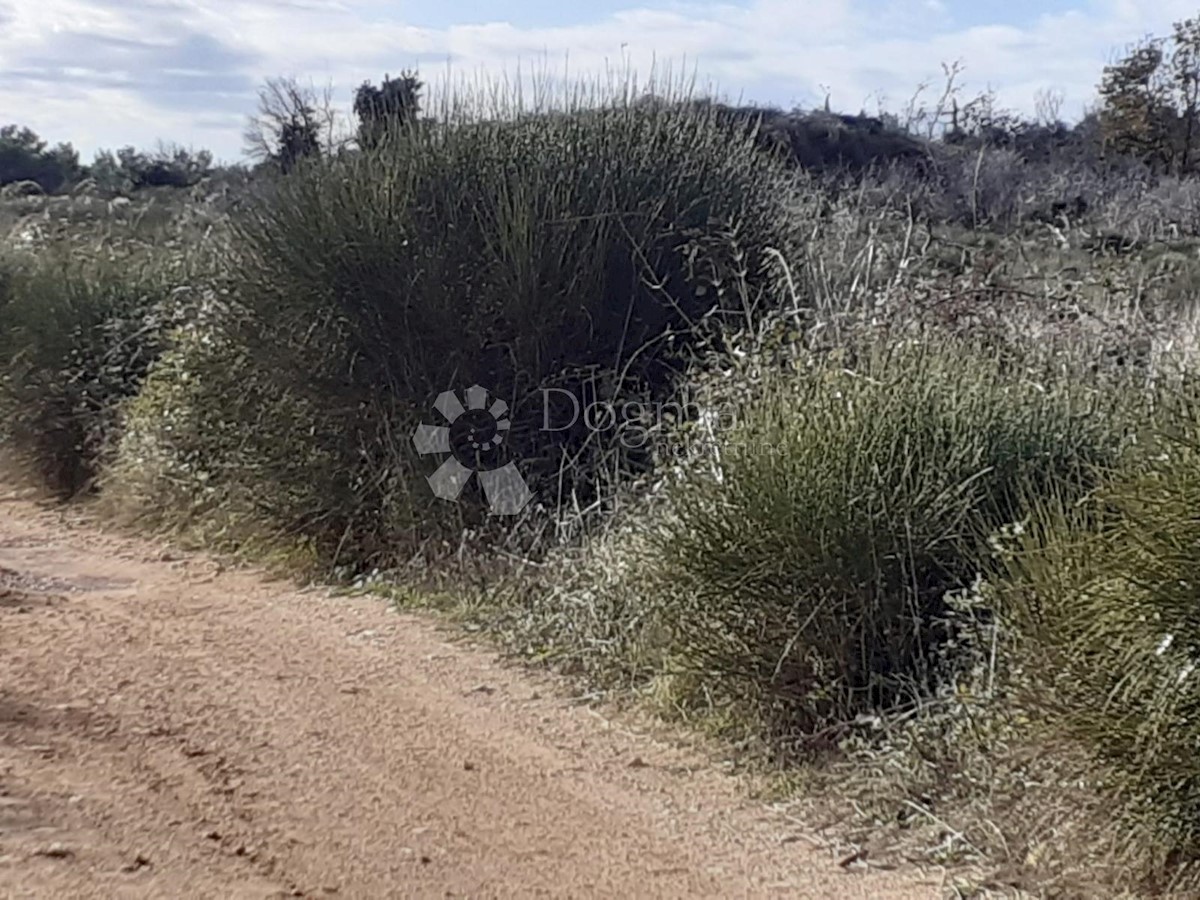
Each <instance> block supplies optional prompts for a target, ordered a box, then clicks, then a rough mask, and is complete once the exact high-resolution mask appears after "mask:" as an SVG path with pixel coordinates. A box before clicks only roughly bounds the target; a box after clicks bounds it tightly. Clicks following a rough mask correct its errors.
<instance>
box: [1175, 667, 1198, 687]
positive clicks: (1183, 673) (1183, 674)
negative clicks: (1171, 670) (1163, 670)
mask: <svg viewBox="0 0 1200 900" xmlns="http://www.w3.org/2000/svg"><path fill="white" fill-rule="evenodd" d="M1195 671H1196V664H1195V663H1194V662H1189V663H1188V664H1187V665H1186V666H1184V667H1183V668H1182V669H1180V670H1179V679H1178V681H1177V682H1176V684H1183V683H1184V681H1186V680H1187V678H1188V676H1189V675H1191V674H1192V673H1193V672H1195Z"/></svg>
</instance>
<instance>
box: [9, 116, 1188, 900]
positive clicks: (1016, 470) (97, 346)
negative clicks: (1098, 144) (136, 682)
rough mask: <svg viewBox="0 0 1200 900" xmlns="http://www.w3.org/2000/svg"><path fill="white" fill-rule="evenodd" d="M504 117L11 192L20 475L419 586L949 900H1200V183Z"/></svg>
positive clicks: (945, 152)
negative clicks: (171, 180)
mask: <svg viewBox="0 0 1200 900" xmlns="http://www.w3.org/2000/svg"><path fill="white" fill-rule="evenodd" d="M503 113H504V114H503V115H500V114H498V112H497V111H495V110H493V111H491V113H490V114H486V115H485V114H479V115H473V116H472V115H460V116H458V117H456V118H454V119H453V120H452V121H451V122H448V123H442V124H440V125H438V126H429V127H419V128H417V127H411V128H404V129H398V130H397V131H396V132H395V133H393V134H391V135H390V136H389V137H388V138H387V139H380V140H379V141H378V143H377V145H376V146H372V147H371V148H369V149H367V150H364V151H356V152H348V153H343V154H340V155H333V156H328V157H323V158H314V159H306V160H301V161H300V162H298V163H297V164H296V165H295V167H294V168H292V169H291V170H290V171H289V172H288V173H287V174H286V175H284V174H275V175H271V174H266V173H263V174H260V175H258V176H256V177H254V178H251V179H245V178H240V179H236V180H235V179H226V180H224V181H221V180H220V179H214V180H213V181H211V182H207V183H202V184H200V185H197V186H195V187H192V188H187V189H169V190H165V191H161V192H157V193H147V192H144V191H143V192H141V193H137V194H135V195H134V197H133V200H132V202H130V201H129V200H128V199H126V198H124V197H117V198H114V197H112V196H101V195H99V194H97V193H96V191H95V190H94V189H91V190H85V191H80V192H78V193H77V194H76V195H74V196H65V195H64V196H50V197H47V196H20V197H12V198H10V199H8V200H6V201H4V203H3V205H2V206H0V225H2V226H3V227H4V229H5V231H6V238H5V241H4V244H3V247H2V249H0V412H2V418H0V437H2V438H3V451H4V456H5V462H6V464H8V465H10V466H13V467H15V468H16V469H17V470H19V471H20V472H21V473H22V474H23V476H24V477H26V478H29V479H31V480H34V481H36V482H37V483H39V484H40V485H42V486H43V487H44V488H45V489H46V490H47V491H48V492H50V493H52V494H53V495H55V496H57V497H58V498H60V499H62V500H64V501H68V500H80V499H88V500H90V501H91V502H94V503H96V504H98V505H99V507H100V508H101V509H103V510H104V511H105V512H106V513H107V514H109V515H111V516H113V517H115V518H116V519H118V520H119V521H121V522H124V523H126V524H128V525H131V526H136V527H141V528H150V529H155V530H158V531H163V532H167V533H170V534H172V535H174V536H175V537H176V539H178V540H180V541H185V542H191V543H194V544H196V545H199V546H205V547H210V548H214V549H217V550H220V551H222V552H229V553H236V554H242V555H244V556H246V557H247V558H253V559H257V560H269V561H271V562H273V563H275V564H277V565H279V566H281V567H283V568H285V569H286V570H288V571H292V572H296V573H299V574H301V575H303V576H304V577H320V578H324V579H327V580H332V581H336V582H338V583H343V584H346V585H351V586H354V587H355V588H357V589H362V590H372V591H377V592H380V593H383V594H385V595H388V596H390V597H392V598H394V599H396V600H397V601H399V602H404V603H406V604H412V605H417V606H429V607H437V608H439V609H442V610H443V611H444V612H446V613H448V614H450V615H452V616H453V617H455V618H457V619H460V620H462V621H464V622H466V623H468V624H469V625H470V626H471V627H472V628H473V629H475V630H476V631H479V632H483V633H487V634H490V635H492V636H494V638H495V640H497V641H498V642H499V643H500V644H502V645H503V646H504V647H505V648H506V649H508V650H511V651H512V652H514V653H517V654H520V655H522V656H524V657H527V658H529V659H531V660H536V661H538V662H541V663H544V664H547V665H552V666H555V667H556V668H558V669H560V670H561V671H563V672H566V673H569V674H570V675H572V676H575V677H577V678H579V679H580V681H581V683H582V684H584V685H586V686H587V690H588V691H589V692H591V693H593V694H597V695H605V696H608V697H610V698H613V699H620V700H636V701H638V702H639V703H642V704H644V705H646V706H648V707H650V708H652V709H654V710H656V711H657V712H658V713H660V714H662V715H665V716H668V717H672V718H682V719H684V720H687V721H689V722H691V723H694V724H695V725H696V726H697V727H699V728H703V729H705V730H708V731H710V732H712V733H713V734H715V735H717V736H718V737H719V739H720V740H721V741H724V742H725V744H724V745H725V746H728V747H730V748H731V751H732V752H734V753H736V755H737V756H738V757H739V758H741V759H742V760H743V761H744V762H747V763H752V764H753V765H755V766H758V767H760V768H761V767H767V768H768V769H771V770H772V771H774V772H776V773H777V774H778V776H779V778H780V779H781V783H783V784H785V785H786V784H793V786H798V787H799V788H800V790H796V791H794V792H791V793H789V795H788V796H789V800H788V802H791V803H796V804H797V805H798V806H809V807H811V809H809V810H808V812H807V813H806V814H807V815H811V816H817V815H820V814H822V813H832V814H833V815H834V816H836V817H837V818H838V819H839V821H840V825H839V829H840V833H841V835H842V837H843V838H845V839H852V840H855V841H858V842H861V843H862V844H863V845H864V846H868V845H869V846H871V847H873V848H877V849H876V850H875V851H874V852H873V854H872V855H871V856H869V857H868V858H869V859H871V860H875V859H879V858H885V859H886V858H887V854H886V853H885V852H884V851H882V850H879V849H878V848H883V847H888V848H890V853H891V854H892V855H893V856H897V855H898V856H903V857H906V858H909V859H916V860H918V861H921V862H933V863H937V864H942V865H947V866H948V867H949V870H948V871H949V876H948V879H947V884H948V885H953V886H954V890H956V891H958V892H959V893H960V894H963V895H968V894H973V893H981V892H984V891H988V890H990V891H996V892H1017V891H1026V892H1028V893H1031V894H1035V895H1046V896H1114V895H1118V894H1122V893H1125V894H1128V895H1130V896H1152V895H1163V894H1167V893H1171V892H1175V893H1178V894H1180V895H1195V894H1196V892H1197V891H1200V876H1198V875H1197V870H1196V865H1197V863H1200V827H1198V823H1200V672H1197V671H1196V667H1197V665H1198V664H1200V528H1198V526H1197V520H1196V510H1197V509H1200V386H1198V384H1197V381H1196V377H1195V375H1194V371H1195V364H1196V358H1195V350H1196V342H1197V339H1198V334H1200V332H1198V330H1197V325H1196V305H1195V301H1194V297H1195V296H1196V288H1197V286H1198V285H1200V183H1198V182H1196V181H1193V180H1187V179H1185V180H1180V179H1173V178H1169V177H1166V176H1159V175H1154V174H1152V173H1150V172H1148V171H1145V170H1143V169H1141V168H1139V167H1137V166H1136V165H1134V164H1132V163H1131V164H1128V165H1124V166H1119V167H1118V166H1109V167H1097V166H1091V165H1089V164H1086V163H1084V162H1081V161H1079V160H1072V161H1063V162H1059V161H1056V160H1055V159H1049V160H1038V161H1033V160H1024V159H1022V158H1020V157H1018V156H1017V155H1016V154H1015V153H1014V151H1012V150H1009V149H995V148H991V147H988V146H986V145H983V146H980V147H975V148H969V149H968V148H958V147H952V146H944V145H937V146H935V145H933V144H929V145H928V146H925V147H924V149H923V150H922V151H921V154H922V155H921V157H920V159H919V160H917V162H914V161H913V160H912V159H909V158H907V157H906V158H904V159H899V160H896V161H894V162H893V163H891V164H888V163H886V162H879V163H877V164H876V165H874V166H872V167H869V168H866V169H862V170H860V171H858V172H856V173H854V174H853V175H852V176H848V175H846V174H845V173H840V174H835V173H830V172H825V173H814V172H811V171H805V170H803V169H800V168H797V167H795V166H790V165H788V164H787V163H786V162H785V160H784V159H783V158H782V157H781V156H780V155H779V154H778V153H776V152H773V151H772V149H771V147H770V146H764V143H763V141H761V140H760V139H759V136H758V135H757V134H756V133H755V132H754V130H753V129H746V128H743V127H741V126H740V125H737V123H734V124H731V123H730V121H729V120H728V118H727V117H726V116H724V115H722V114H720V113H719V111H718V110H717V109H716V108H715V107H713V106H711V105H708V104H695V103H676V102H667V101H661V102H655V103H647V102H643V101H635V100H634V99H632V98H621V97H618V98H616V99H614V100H613V101H612V102H609V103H607V104H604V105H601V106H595V105H583V104H581V105H579V106H577V107H575V108H568V109H566V110H565V111H563V110H559V111H556V112H553V113H549V112H543V111H537V110H534V111H521V110H514V109H513V108H511V107H506V108H505V109H504V110H503ZM896 140H898V139H896ZM904 146H905V147H906V148H907V149H906V153H908V151H911V149H912V147H913V146H916V144H915V139H911V140H909V139H906V141H905V142H904ZM911 155H912V154H911V153H908V156H911ZM917 163H919V164H917ZM1067 185H1070V189H1069V190H1068V189H1067V187H1066V186H1067ZM1076 197H1086V202H1078V201H1077V200H1076ZM118 201H119V202H118ZM476 386H478V387H481V388H483V389H486V392H479V391H475V392H473V391H471V390H470V389H472V388H474V387H476ZM451 391H452V392H456V396H457V398H458V401H447V399H446V397H445V396H444V394H445V392H451ZM483 397H486V399H485V400H481V399H480V398H483ZM448 402H451V403H452V402H460V403H463V404H465V405H466V406H467V407H468V408H467V409H466V411H465V412H463V413H462V415H460V416H457V417H456V415H455V414H454V409H453V406H452V405H447V403H448ZM493 403H499V404H500V405H497V406H491V405H490V404H493ZM435 404H436V408H435ZM445 413H449V415H444V414H445ZM448 420H454V421H453V422H448ZM497 420H500V421H503V423H504V426H503V427H500V428H497V427H495V422H496V421H497ZM423 425H425V426H428V425H436V426H445V430H444V431H440V432H439V431H436V430H430V429H428V428H425V429H422V426H423ZM414 436H416V440H414ZM421 450H426V451H429V450H432V451H436V452H430V453H425V454H422V453H421V452H419V451H421ZM506 467H507V468H506ZM476 470H477V471H476ZM495 472H507V473H508V475H510V476H511V474H512V473H513V472H516V473H519V476H520V479H519V481H520V483H519V485H515V484H514V483H513V482H512V481H511V479H510V480H509V481H506V482H502V480H501V479H500V478H499V477H498V476H497V477H491V473H495ZM435 473H441V475H437V476H435ZM443 475H444V476H445V479H444V480H442V481H439V480H438V479H439V478H440V477H442V476H443ZM431 476H434V477H433V482H432V483H431V481H430V478H431ZM467 476H469V477H467ZM523 490H527V491H528V495H526V494H525V493H522V491H523ZM439 494H441V496H438V495H439ZM526 496H528V497H529V502H528V503H526V502H524V500H525V498H526ZM451 499H452V500H453V502H451ZM514 501H520V502H514ZM489 513H492V514H489ZM496 513H503V514H496Z"/></svg>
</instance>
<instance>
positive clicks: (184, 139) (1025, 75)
mask: <svg viewBox="0 0 1200 900" xmlns="http://www.w3.org/2000/svg"><path fill="white" fill-rule="evenodd" d="M638 2H639V0H630V3H631V8H629V9H628V10H626V11H624V12H620V13H617V14H615V15H612V16H610V17H608V18H607V19H604V20H602V21H599V22H595V23H592V24H587V25H579V26H574V27H561V26H560V27H545V28H530V27H517V26H515V25H512V24H507V23H505V22H503V21H492V22H479V23H468V22H464V23H462V24H459V25H455V26H451V27H448V28H442V29H434V28H426V27H419V26H416V25H412V24H406V23H405V22H403V21H400V20H399V18H398V17H397V16H396V15H395V14H388V13H386V11H381V7H380V4H378V3H370V2H363V0H344V2H337V0H253V2H243V3H237V4H232V3H227V2H217V0H38V2H36V3H35V2H24V0H22V2H20V3H15V2H12V0H10V2H9V3H8V4H7V5H5V3H4V0H0V109H3V110H5V112H6V114H7V115H8V116H10V117H12V118H14V119H15V120H16V121H18V122H20V123H21V124H27V125H29V126H31V127H33V128H34V129H35V130H37V131H39V132H40V133H42V134H43V135H44V136H45V137H47V138H48V139H50V140H72V141H74V142H75V144H76V145H77V146H78V147H79V148H80V149H81V150H83V151H84V152H85V153H89V154H90V153H91V152H92V151H93V150H95V149H96V148H97V147H101V146H116V145H120V144H126V143H134V144H138V145H149V144H152V143H153V142H154V141H155V140H157V139H160V138H161V139H165V140H175V141H179V142H180V143H184V144H193V145H196V146H209V147H212V148H213V149H214V150H216V151H217V152H218V154H219V155H221V156H223V157H226V158H232V157H235V156H237V155H238V153H239V150H240V131H241V124H242V121H243V117H244V116H245V114H247V113H249V112H250V111H251V110H252V108H253V104H254V89H255V85H256V84H258V83H259V82H260V81H261V80H262V79H263V78H265V77H267V76H272V75H279V74H294V75H299V76H301V77H305V78H307V77H311V78H313V79H314V80H315V81H316V82H317V83H318V84H324V83H325V82H327V81H330V82H332V83H333V84H334V86H335V88H336V90H337V92H338V97H339V99H340V100H341V102H343V103H344V104H345V105H347V106H348V105H349V95H350V91H351V90H352V88H353V87H354V86H355V85H357V84H359V83H360V82H361V81H362V80H364V79H366V78H371V79H378V78H379V77H381V76H382V75H383V73H384V72H391V73H393V74H395V73H397V72H398V71H399V70H401V69H403V68H406V67H409V66H412V65H414V64H419V65H420V66H421V68H422V71H423V72H424V73H425V74H426V76H427V78H432V79H437V78H438V77H439V75H440V74H441V73H443V72H444V71H445V68H446V65H447V63H449V65H450V66H451V70H452V71H453V72H457V73H466V74H474V73H478V72H481V71H482V72H486V73H493V74H502V73H508V74H509V75H511V74H512V73H513V72H514V71H515V70H516V68H517V66H518V64H520V65H521V66H523V67H525V68H528V67H529V66H531V65H532V66H534V67H539V66H540V67H541V68H543V69H548V70H550V71H552V72H555V71H557V72H562V71H569V72H570V73H571V74H573V75H575V76H586V75H587V74H589V73H596V72H603V71H605V70H611V69H612V68H613V67H614V66H618V67H620V66H629V67H632V68H633V69H635V70H636V71H638V72H640V73H643V74H644V73H646V72H647V71H649V70H650V69H651V68H652V67H653V66H655V65H656V64H657V65H659V66H661V65H663V64H664V63H668V64H673V66H674V67H675V68H676V69H679V68H681V67H682V66H684V65H686V66H687V67H688V68H689V69H690V68H694V69H695V71H696V72H697V73H699V75H700V76H701V80H702V82H704V83H708V82H715V83H716V84H718V85H719V86H720V88H721V89H723V90H724V91H725V92H727V93H730V94H732V95H735V96H736V95H741V96H743V97H744V98H745V99H747V100H756V101H762V102H773V103H778V104H783V105H788V104H791V103H793V102H797V101H799V102H807V103H812V102H816V101H817V100H818V98H819V97H821V96H823V94H824V90H825V88H828V89H829V90H830V92H831V95H832V102H833V103H834V105H835V106H839V107H842V108H846V109H851V110H857V108H858V107H859V106H860V105H862V104H863V103H864V102H865V101H867V100H868V98H870V97H872V96H874V95H877V94H882V95H883V96H884V97H886V98H889V99H890V102H891V103H892V104H893V105H897V104H899V103H901V102H903V100H904V99H906V98H907V97H908V96H909V95H910V94H911V93H912V91H913V90H914V89H915V88H916V86H917V85H918V84H919V83H921V82H923V81H927V80H930V79H933V80H936V79H937V78H938V77H939V72H940V66H941V64H942V63H943V62H952V61H955V60H963V61H964V62H965V64H966V71H965V79H966V84H967V86H968V88H969V89H972V90H982V89H984V88H987V87H992V88H995V89H996V90H997V92H998V93H999V95H1000V98H1001V100H1002V102H1004V103H1006V104H1008V105H1012V106H1015V107H1017V108H1019V109H1021V110H1024V111H1030V110H1032V108H1033V103H1034V99H1035V97H1036V95H1037V93H1038V91H1039V90H1041V89H1045V88H1057V89H1059V90H1061V91H1062V92H1063V94H1064V95H1065V97H1066V104H1065V107H1064V112H1066V113H1067V114H1075V113H1078V112H1080V111H1081V110H1082V108H1083V107H1084V105H1085V104H1086V103H1087V102H1089V101H1090V99H1091V97H1092V96H1093V93H1094V89H1095V84H1096V81H1097V80H1098V77H1099V73H1100V69H1101V67H1102V66H1103V64H1104V62H1105V61H1106V60H1107V59H1108V58H1110V56H1111V55H1112V52H1113V51H1114V50H1115V49H1116V48H1119V47H1120V46H1122V45H1124V44H1126V43H1127V42H1129V41H1132V40H1135V39H1137V38H1138V37H1140V36H1142V35H1144V34H1146V33H1164V32H1165V31H1166V30H1167V28H1168V27H1169V25H1170V22H1171V21H1173V20H1175V19H1179V18H1183V17H1185V16H1187V15H1191V14H1194V12H1195V9H1194V7H1192V6H1191V4H1190V3H1185V2H1182V0H1165V2H1160V3H1159V4H1157V5H1153V6H1152V5H1149V4H1143V3H1139V2H1133V0H1095V2H1087V0H1079V3H1078V6H1077V7H1076V8H1075V9H1067V10H1065V11H1060V12H1053V13H1046V14H1043V15H1042V16H1041V17H1039V18H1038V19H1037V20H1036V21H1032V22H1027V23H1024V24H1016V25H1014V24H1012V23H1007V24H1005V23H1000V22H997V23H994V24H991V25H983V26H975V27H957V26H955V24H954V17H953V7H952V5H951V4H948V3H945V2H941V0H753V2H743V3H741V4H736V3H732V2H702V0H691V2H681V3H675V4H673V5H670V6H667V7H657V8H653V9H651V8H637V7H636V4H637V3H638ZM499 18H501V16H500V15H499V14H497V19H499ZM568 67H569V68H568Z"/></svg>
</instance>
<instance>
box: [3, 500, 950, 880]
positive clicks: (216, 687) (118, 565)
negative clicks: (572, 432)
mask: <svg viewBox="0 0 1200 900" xmlns="http://www.w3.org/2000/svg"><path fill="white" fill-rule="evenodd" d="M70 516H75V517H76V520H71V519H70V518H69V517H70ZM77 519H78V514H65V513H62V512H57V511H46V510H42V509H39V508H38V507H36V506H34V505H33V504H32V503H30V502H28V501H27V500H24V499H20V498H17V497H16V496H15V495H14V494H13V493H12V492H11V491H10V492H8V493H7V494H5V493H4V489H3V488H0V896H2V897H9V898H15V897H38V898H55V900H59V898H73V897H103V898H120V897H155V898H158V897H161V898H185V897H186V898H190V897H205V898H208V897H211V898H222V900H223V898H251V897H253V898H258V897H286V896H297V897H363V898H382V897H512V896H556V897H585V896H600V897H700V896H711V897H718V896H719V897H758V896H780V897H829V898H839V900H841V898H849V897H862V898H868V897H869V898H885V897H887V898H890V897H896V898H901V897H904V898H910V897H911V898H926V897H933V896H936V895H937V894H938V893H939V892H938V880H937V878H936V876H926V877H924V878H923V877H922V876H921V875H920V874H919V873H916V872H912V873H898V872H882V871H871V870H866V871H861V872H855V871H848V870H846V869H843V868H840V867H839V866H838V864H837V861H836V858H835V855H834V853H833V852H832V851H831V850H830V849H821V848H820V847H819V846H816V845H815V844H814V842H813V840H812V836H811V835H805V834H802V833H799V832H798V831H797V827H796V825H795V824H794V823H791V822H788V821H786V820H783V819H781V818H779V817H776V816H775V815H774V814H772V813H771V812H770V811H769V810H766V809H763V808H761V807H759V806H756V805H755V804H754V803H752V802H750V801H748V800H746V799H745V797H744V795H743V794H742V793H741V792H740V789H739V785H738V784H737V783H736V782H735V781H734V780H733V779H732V778H730V777H728V776H725V775H722V774H720V773H719V772H717V771H714V770H713V769H712V767H711V766H706V765H704V761H703V760H701V759H699V757H698V756H697V755H696V754H694V753H693V752H691V751H686V750H684V749H681V748H680V747H679V746H677V745H672V744H668V743H666V742H663V741H661V740H656V739H655V738H654V737H652V736H650V735H649V734H641V733H637V734H635V733H632V732H630V731H628V730H626V729H625V728H623V727H621V726H619V725H617V724H615V723H614V722H612V721H609V720H607V719H605V718H603V717H601V716H599V715H597V714H596V713H595V712H593V711H589V710H587V709H583V708H581V707H579V706H578V705H573V704H571V703H570V702H569V701H568V700H567V699H566V698H565V696H564V695H563V693H562V692H561V690H558V689H556V685H555V683H554V682H553V681H552V680H550V679H548V678H544V677H535V676H533V675H531V674H529V673H527V672H524V671H522V670H520V669H518V668H516V667H513V666H508V665H505V664H503V663H501V662H498V661H497V660H496V659H495V658H494V657H493V656H492V655H490V654H488V653H486V652H483V651H479V650H472V649H468V648H465V647H462V646H460V645H458V644H453V643H450V642H449V641H448V640H447V638H446V637H445V636H443V635H441V634H439V632H438V631H437V629H435V628H434V627H432V626H431V625H430V624H428V623H426V622H423V621H421V620H420V619H418V618H415V617H410V616H402V615H398V614H396V613H395V612H393V611H390V610H389V609H387V608H386V606H385V605H384V604H383V603H381V602H379V601H377V600H367V599H348V598H345V597H331V596H329V595H328V594H326V593H324V592H321V591H300V590H297V589H295V588H293V587H290V586H288V585H286V584H282V583H279V582H270V581H267V580H265V579H263V578H262V577H261V576H259V575H255V574H254V573H247V572H236V571H234V572H223V571H221V569H220V567H219V565H218V564H217V563H215V562H214V561H213V560H211V559H209V558H206V557H203V556H196V555H186V554H178V553H172V552H170V551H165V550H164V549H163V548H162V547H160V546H158V545H152V544H150V543H146V542H140V541H135V540H129V539H127V538H122V537H118V536H114V535H111V534H107V533H104V532H102V531H100V530H99V529H97V528H95V527H93V526H90V525H88V524H87V523H86V522H81V521H78V520H77Z"/></svg>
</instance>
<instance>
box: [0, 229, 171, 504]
mask: <svg viewBox="0 0 1200 900" xmlns="http://www.w3.org/2000/svg"><path fill="white" fill-rule="evenodd" d="M177 297H178V295H177V294H173V293H172V291H171V288H170V286H169V284H168V279H167V273H166V272H165V271H164V270H163V269H162V268H161V267H160V266H159V264H158V262H157V260H155V259H153V258H151V257H137V258H135V257H132V256H130V257H122V258H107V257H106V256H104V255H101V254H98V255H97V256H96V257H95V258H91V257H89V256H87V255H83V254H77V253H70V252H68V251H67V250H66V249H64V248H51V249H49V250H47V251H46V252H45V253H44V254H43V255H41V256H38V257H30V258H26V259H23V260H19V261H13V262H11V263H10V264H9V266H8V268H7V271H6V274H5V275H4V276H3V277H0V412H2V415H3V417H4V420H5V435H4V437H5V444H6V446H7V449H8V450H9V452H10V453H11V454H12V455H13V456H14V457H15V460H16V462H17V463H18V464H20V465H21V467H22V468H23V469H26V470H27V471H29V472H30V473H32V474H33V475H35V476H36V478H37V479H38V480H39V481H40V482H41V483H42V484H43V485H44V486H45V487H46V488H48V489H49V490H50V491H51V492H53V493H54V494H56V495H58V496H60V497H69V496H73V495H75V494H77V493H79V492H80V491H83V490H86V489H88V488H90V487H91V485H92V483H93V481H94V479H95V477H96V474H97V472H98V466H99V463H100V460H101V456H102V454H103V453H104V452H105V450H106V448H107V447H108V445H109V442H110V440H111V438H112V436H113V434H114V430H115V428H116V426H117V422H118V419H119V407H120V404H121V402H122V401H124V400H125V399H127V398H129V397H132V396H133V395H134V394H136V393H137V390H138V386H139V385H140V383H141V381H142V379H143V378H144V377H145V374H146V372H147V371H148V370H149V368H150V366H151V364H152V363H153V361H154V359H155V358H156V357H157V356H158V354H159V353H160V352H161V351H162V349H163V335H164V330H165V328H166V327H167V325H168V323H169V322H170V320H171V319H172V317H173V316H174V315H176V308H175V307H176V304H175V300H176V299H177Z"/></svg>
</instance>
